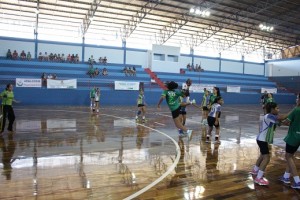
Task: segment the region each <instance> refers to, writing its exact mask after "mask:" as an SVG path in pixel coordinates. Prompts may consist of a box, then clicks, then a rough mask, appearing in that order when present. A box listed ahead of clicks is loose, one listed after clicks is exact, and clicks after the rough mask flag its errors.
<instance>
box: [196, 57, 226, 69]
mask: <svg viewBox="0 0 300 200" xmlns="http://www.w3.org/2000/svg"><path fill="white" fill-rule="evenodd" d="M219 62H220V61H219V59H218V58H212V59H208V58H197V57H195V58H194V65H196V64H200V63H201V68H202V69H204V70H207V71H219Z"/></svg>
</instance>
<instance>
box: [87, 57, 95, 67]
mask: <svg viewBox="0 0 300 200" xmlns="http://www.w3.org/2000/svg"><path fill="white" fill-rule="evenodd" d="M88 62H89V64H91V65H93V64H96V62H95V60H94V56H93V55H91V57H90V58H89V61H88Z"/></svg>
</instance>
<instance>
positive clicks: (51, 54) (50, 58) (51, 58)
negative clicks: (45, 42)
mask: <svg viewBox="0 0 300 200" xmlns="http://www.w3.org/2000/svg"><path fill="white" fill-rule="evenodd" d="M53 58H54V55H53V53H50V55H49V60H50V61H53Z"/></svg>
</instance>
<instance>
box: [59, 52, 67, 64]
mask: <svg viewBox="0 0 300 200" xmlns="http://www.w3.org/2000/svg"><path fill="white" fill-rule="evenodd" d="M60 60H61V62H65V61H66V58H65V54H61V57H60Z"/></svg>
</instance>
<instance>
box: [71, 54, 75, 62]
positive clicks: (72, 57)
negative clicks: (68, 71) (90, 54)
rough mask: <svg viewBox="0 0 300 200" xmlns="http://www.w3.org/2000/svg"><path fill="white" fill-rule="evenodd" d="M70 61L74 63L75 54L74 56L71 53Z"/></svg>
mask: <svg viewBox="0 0 300 200" xmlns="http://www.w3.org/2000/svg"><path fill="white" fill-rule="evenodd" d="M71 63H75V56H74V54H72V56H71Z"/></svg>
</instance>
